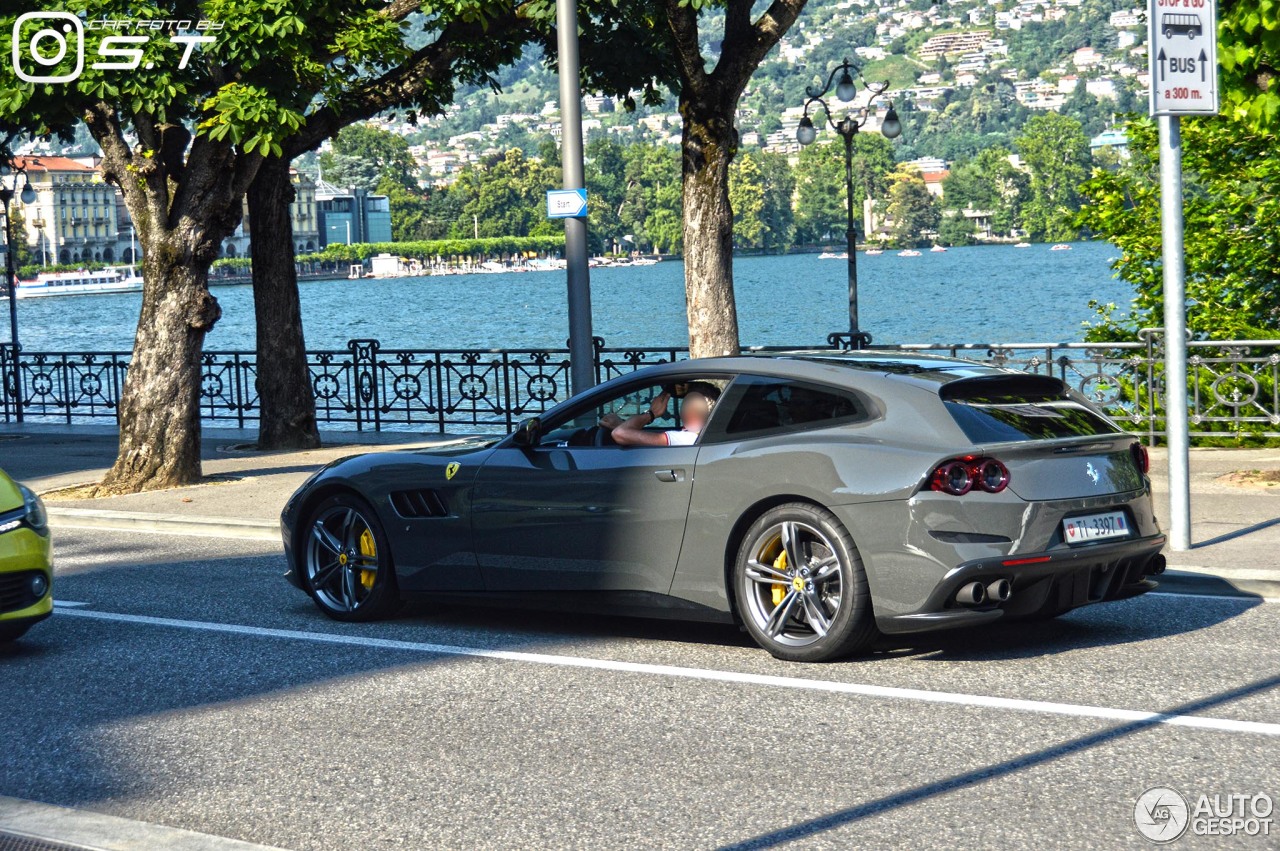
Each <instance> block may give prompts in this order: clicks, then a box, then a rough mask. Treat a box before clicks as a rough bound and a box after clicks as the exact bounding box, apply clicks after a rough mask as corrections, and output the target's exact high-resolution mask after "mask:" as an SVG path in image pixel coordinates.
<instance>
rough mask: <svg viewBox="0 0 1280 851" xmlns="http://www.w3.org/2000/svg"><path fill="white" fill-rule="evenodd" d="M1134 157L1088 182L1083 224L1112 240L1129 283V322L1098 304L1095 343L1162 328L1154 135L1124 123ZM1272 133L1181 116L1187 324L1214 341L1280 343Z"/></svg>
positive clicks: (1278, 209) (1278, 196)
mask: <svg viewBox="0 0 1280 851" xmlns="http://www.w3.org/2000/svg"><path fill="white" fill-rule="evenodd" d="M1127 132H1128V134H1129V151H1130V159H1129V161H1128V163H1126V164H1124V165H1122V166H1121V167H1120V168H1118V169H1117V170H1115V171H1109V170H1104V169H1096V170H1095V171H1094V173H1093V177H1092V178H1091V179H1090V180H1089V181H1088V182H1087V183H1085V184H1084V186H1083V187H1082V192H1083V194H1084V197H1085V199H1086V203H1085V205H1084V207H1083V208H1082V210H1081V211H1080V215H1079V222H1078V223H1079V225H1080V226H1083V227H1086V228H1088V229H1089V230H1091V231H1093V232H1094V233H1095V234H1096V235H1097V236H1098V237H1099V238H1102V239H1106V240H1108V241H1109V242H1112V243H1114V244H1115V245H1116V246H1117V247H1118V248H1119V249H1120V252H1121V254H1120V257H1119V258H1118V259H1117V260H1116V261H1115V262H1114V263H1113V264H1112V268H1113V269H1115V271H1116V274H1117V275H1118V276H1119V277H1120V278H1122V279H1123V280H1125V281H1128V282H1129V283H1130V284H1132V285H1133V287H1134V289H1135V293H1136V295H1135V298H1134V301H1133V305H1132V307H1131V309H1130V312H1129V315H1128V316H1127V317H1124V318H1123V319H1118V318H1116V317H1115V311H1116V310H1117V308H1116V306H1115V305H1110V304H1109V305H1099V304H1095V305H1094V307H1095V308H1096V309H1097V310H1098V321H1097V322H1096V323H1095V324H1094V325H1093V326H1092V327H1091V328H1090V329H1089V331H1088V335H1087V336H1088V338H1089V339H1091V340H1126V339H1134V338H1135V336H1136V332H1137V330H1138V329H1139V328H1143V327H1158V326H1162V325H1163V324H1164V321H1163V317H1164V301H1163V263H1162V254H1161V251H1162V240H1161V233H1160V216H1159V215H1158V211H1159V209H1160V178H1159V152H1158V138H1157V133H1156V128H1155V125H1154V124H1153V122H1151V121H1150V120H1149V119H1138V120H1134V121H1131V122H1130V123H1129V125H1128V128H1127ZM1278 141H1280V139H1277V137H1276V136H1274V135H1270V134H1263V133H1257V132H1254V131H1253V130H1251V129H1250V128H1249V126H1248V125H1247V124H1246V123H1244V122H1233V121H1222V120H1219V119H1213V118H1209V119H1201V118H1192V119H1183V121H1182V158H1183V159H1182V167H1183V182H1184V185H1183V191H1184V200H1183V216H1184V221H1185V237H1184V242H1185V247H1184V262H1185V265H1186V292H1187V298H1188V301H1189V302H1191V303H1192V304H1191V306H1190V307H1189V308H1188V310H1187V327H1188V328H1189V329H1190V330H1191V331H1192V332H1193V333H1194V334H1195V335H1196V336H1197V337H1199V338H1202V339H1215V340H1231V339H1273V338H1277V337H1280V230H1278V229H1277V228H1276V227H1275V222H1276V221H1278V220H1280V160H1278V159H1277V157H1276V156H1275V151H1276V146H1277V142H1278Z"/></svg>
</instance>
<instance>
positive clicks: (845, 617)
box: [734, 503, 878, 662]
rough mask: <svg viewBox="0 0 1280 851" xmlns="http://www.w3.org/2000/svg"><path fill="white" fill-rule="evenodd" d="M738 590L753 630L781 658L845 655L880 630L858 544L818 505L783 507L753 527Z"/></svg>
mask: <svg viewBox="0 0 1280 851" xmlns="http://www.w3.org/2000/svg"><path fill="white" fill-rule="evenodd" d="M734 590H735V599H736V603H737V607H738V614H739V616H740V617H741V618H742V622H743V625H744V626H745V627H746V629H747V632H749V633H750V634H751V637H752V638H754V639H755V640H756V642H757V643H759V644H760V646H761V647H763V648H764V649H765V650H768V651H769V652H770V653H772V654H773V655H774V656H776V657H778V658H779V659H786V660H788V661H793V662H825V661H828V660H831V659H839V658H841V657H843V656H849V655H852V654H854V653H857V652H859V651H861V650H864V649H866V648H867V647H868V646H869V645H870V644H871V642H872V641H874V640H875V638H876V636H877V635H878V632H877V630H876V626H875V619H874V617H873V615H872V611H871V594H870V592H869V590H868V588H867V576H866V571H864V570H863V567H862V559H861V558H860V557H859V556H858V550H857V547H855V546H854V543H853V539H852V538H851V537H850V536H849V533H848V531H847V530H846V529H845V528H844V526H843V525H841V523H840V521H839V520H837V519H836V517H835V515H833V514H832V513H831V512H829V511H827V510H826V509H823V508H819V507H818V506H815V505H810V504H808V503H788V504H786V505H780V506H778V507H777V508H773V509H770V510H769V511H767V512H765V513H764V514H763V515H762V516H761V517H760V518H759V519H758V520H756V521H755V522H754V523H752V524H751V527H750V528H749V529H748V530H747V533H746V535H745V536H743V539H742V545H741V546H740V547H739V549H738V558H737V562H736V563H735V566H734Z"/></svg>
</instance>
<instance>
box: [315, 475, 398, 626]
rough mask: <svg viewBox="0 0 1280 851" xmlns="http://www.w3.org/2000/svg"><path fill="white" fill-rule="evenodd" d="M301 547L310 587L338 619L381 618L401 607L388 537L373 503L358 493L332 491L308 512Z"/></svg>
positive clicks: (323, 608) (322, 607)
mask: <svg viewBox="0 0 1280 851" xmlns="http://www.w3.org/2000/svg"><path fill="white" fill-rule="evenodd" d="M321 525H323V530H324V531H323V532H321V531H320V528H319V527H320V526H321ZM324 533H328V534H327V535H325V534H324ZM366 533H367V535H368V537H366ZM370 539H371V540H372V544H373V547H372V548H371V549H372V553H370V552H369V550H370V547H369V546H368V544H369V543H370ZM338 545H340V546H338ZM298 553H299V555H298V558H299V562H300V563H299V565H298V567H299V573H300V575H301V576H302V582H303V585H304V586H305V587H306V589H307V593H308V594H310V595H311V599H312V600H314V601H315V604H316V606H317V607H318V608H319V609H320V611H322V612H324V613H325V614H326V615H328V616H329V617H331V618H333V619H334V620H338V621H348V622H364V621H376V620H383V619H385V618H389V617H391V616H392V615H394V614H395V613H396V612H397V611H399V610H400V607H401V605H402V603H403V601H402V600H401V598H400V589H399V587H398V585H397V583H396V572H395V563H394V561H393V558H392V552H391V545H390V542H388V540H387V536H386V532H385V531H384V530H383V528H382V523H381V522H380V521H379V520H378V515H377V512H375V511H374V510H373V506H372V505H370V504H369V503H368V502H367V501H366V500H364V499H362V498H361V497H359V496H357V495H356V494H354V493H340V494H337V495H335V496H331V497H329V498H328V499H326V500H324V501H323V502H321V503H320V504H319V505H317V506H315V507H314V508H313V509H312V510H311V511H310V512H309V513H308V514H307V519H306V524H305V526H304V527H303V532H302V536H301V541H300V546H299V547H298ZM370 568H372V569H370ZM370 573H372V576H370V575H369V574H370Z"/></svg>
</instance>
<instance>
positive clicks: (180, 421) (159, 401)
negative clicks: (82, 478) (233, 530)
mask: <svg viewBox="0 0 1280 851" xmlns="http://www.w3.org/2000/svg"><path fill="white" fill-rule="evenodd" d="M145 232H146V229H144V233H145ZM143 250H144V251H145V252H146V253H145V255H144V259H143V280H144V283H143V294H142V312H141V314H140V316H139V319H138V331H137V336H136V337H135V339H134V344H133V359H132V361H130V363H129V372H128V374H127V376H126V377H125V382H124V389H123V390H122V392H121V394H120V450H119V453H118V455H117V456H116V462H115V464H114V465H113V466H112V468H111V470H110V471H108V473H107V475H106V478H105V479H103V481H102V484H101V485H99V487H98V493H99V494H121V493H137V492H139V491H144V490H157V489H160V488H171V487H177V486H179V485H185V484H189V483H191V482H193V481H195V480H197V479H199V478H200V373H201V365H200V360H201V359H200V354H201V351H202V349H203V347H204V338H205V334H207V333H208V332H209V329H211V328H212V327H213V325H214V323H215V322H217V321H218V318H219V317H220V316H221V315H222V309H221V308H220V307H219V306H218V300H217V299H216V298H214V297H213V295H212V294H210V292H209V262H210V261H207V260H202V259H200V258H198V257H197V256H195V255H194V254H193V253H192V252H190V251H186V250H184V246H183V238H182V236H181V235H180V234H179V233H177V232H173V231H170V232H167V233H161V234H159V235H157V236H154V237H153V238H151V239H148V240H145V241H144V245H143Z"/></svg>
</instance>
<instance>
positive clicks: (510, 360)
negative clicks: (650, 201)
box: [0, 329, 1280, 439]
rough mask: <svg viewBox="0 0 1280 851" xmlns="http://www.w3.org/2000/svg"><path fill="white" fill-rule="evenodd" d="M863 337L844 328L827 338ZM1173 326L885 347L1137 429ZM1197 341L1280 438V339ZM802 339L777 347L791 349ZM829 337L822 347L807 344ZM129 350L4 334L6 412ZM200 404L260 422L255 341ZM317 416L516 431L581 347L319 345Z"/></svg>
mask: <svg viewBox="0 0 1280 851" xmlns="http://www.w3.org/2000/svg"><path fill="white" fill-rule="evenodd" d="M595 342H596V346H595V352H596V355H595V361H596V362H595V372H596V378H597V379H598V380H600V381H605V380H608V379H610V378H614V377H616V376H618V375H622V374H624V373H627V372H631V371H634V370H636V369H639V368H640V367H643V366H648V365H650V364H655V363H665V362H669V361H673V360H678V359H683V358H687V357H688V352H687V351H685V350H684V349H681V348H675V347H623V348H611V347H608V346H606V345H605V342H604V340H601V339H599V338H596V341H595ZM862 342H863V341H861V340H854V339H851V338H850V337H849V335H848V334H844V335H841V334H833V335H831V336H830V337H829V338H828V340H827V345H828V346H831V347H833V348H849V347H852V346H855V345H860V344H861V343H862ZM1161 344H1162V337H1161V335H1160V333H1159V331H1158V329H1148V330H1147V331H1144V332H1143V334H1142V335H1141V339H1140V341H1139V342H1133V343H1111V344H1105V345H1102V344H1096V343H957V344H950V345H941V344H899V345H891V346H878V347H877V348H879V349H882V350H883V349H887V350H892V351H900V352H903V353H904V354H905V353H911V352H929V353H935V354H947V355H952V356H956V357H963V358H970V359H973V360H978V361H984V362H989V363H994V364H997V365H1001V366H1007V367H1011V368H1016V369H1021V370H1024V371H1027V372H1035V373H1041V374H1046V375H1055V376H1057V377H1059V378H1061V379H1063V380H1064V381H1066V382H1067V383H1068V384H1070V385H1071V386H1072V387H1074V388H1076V389H1077V390H1079V391H1080V392H1081V393H1083V394H1084V395H1085V396H1087V397H1089V398H1090V399H1092V400H1093V401H1095V402H1096V403H1097V404H1099V405H1101V406H1102V407H1104V408H1105V409H1106V410H1108V411H1109V412H1110V413H1111V415H1112V416H1113V417H1115V418H1116V419H1117V420H1118V421H1120V422H1122V423H1123V424H1125V425H1127V426H1128V427H1129V428H1131V429H1132V430H1133V431H1134V432H1135V433H1144V434H1147V435H1149V436H1150V437H1151V438H1153V439H1154V438H1155V437H1156V436H1158V435H1160V434H1162V433H1163V429H1164V409H1163V397H1164V375H1163V350H1162V348H1161ZM1189 345H1190V354H1189V358H1188V363H1189V368H1190V372H1191V385H1190V391H1191V392H1190V400H1191V410H1190V416H1191V426H1192V430H1193V432H1194V433H1195V434H1194V435H1193V436H1200V437H1211V436H1212V437H1226V436H1237V435H1239V434H1242V433H1249V434H1254V435H1257V436H1260V437H1269V438H1280V341H1277V340H1232V341H1225V342H1224V341H1197V342H1192V343H1190V344H1189ZM786 348H797V347H768V349H772V350H784V349H786ZM802 348H817V347H813V346H810V347H802ZM129 357H130V356H129V354H127V353H123V352H25V351H23V352H18V353H16V356H15V353H14V351H13V349H12V347H11V346H5V345H0V375H2V376H3V385H2V386H3V393H0V416H2V417H3V421H4V422H6V423H9V422H20V421H34V422H45V423H48V422H62V423H68V424H74V423H87V422H94V421H104V420H114V419H115V417H116V410H117V403H118V401H119V399H120V391H121V388H122V387H123V384H124V377H125V372H126V371H127V369H128V365H129ZM203 364H204V366H203V375H202V379H201V396H200V400H201V408H202V412H203V418H204V420H205V422H206V423H208V424H210V425H220V426H235V427H239V428H251V427H255V426H256V425H257V420H258V397H257V391H256V390H255V379H256V375H257V363H256V359H255V356H254V354H253V353H251V352H205V353H204V355H203ZM308 365H309V368H310V373H311V386H312V390H313V391H314V393H315V398H316V414H317V416H318V418H319V420H320V422H321V423H323V424H325V425H326V426H328V427H330V428H348V429H359V430H365V429H369V430H380V429H396V430H402V429H413V430H436V431H446V430H475V431H499V430H509V429H510V428H512V427H513V426H514V425H515V424H516V423H517V422H519V421H520V420H521V419H523V418H525V417H528V416H533V415H536V414H540V413H542V412H544V411H546V410H547V409H548V408H550V407H551V406H552V405H554V404H556V403H557V402H560V401H562V400H563V399H565V398H566V397H567V395H568V391H569V351H568V349H531V350H514V349H488V350H485V349H384V348H382V346H381V344H380V343H379V342H378V341H376V340H352V341H351V342H350V343H348V345H347V348H346V349H345V350H341V349H335V350H328V351H317V352H311V353H309V354H308Z"/></svg>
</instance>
